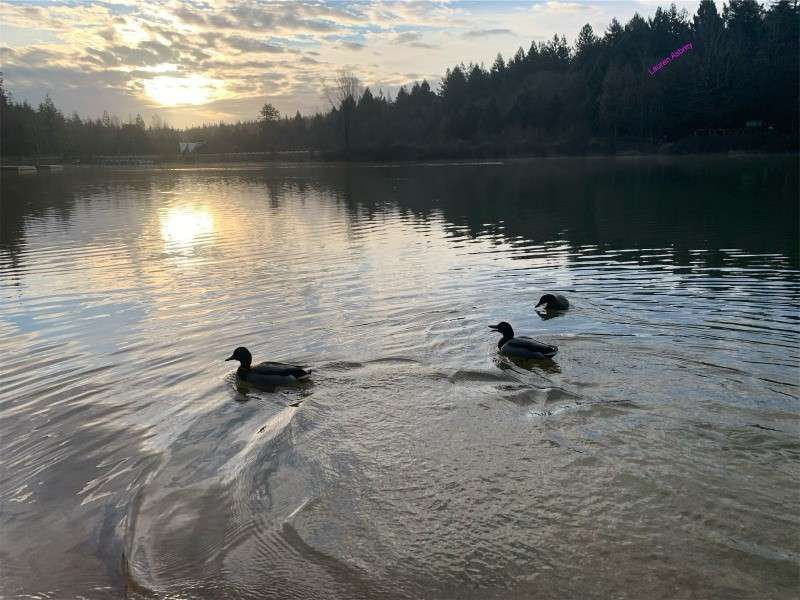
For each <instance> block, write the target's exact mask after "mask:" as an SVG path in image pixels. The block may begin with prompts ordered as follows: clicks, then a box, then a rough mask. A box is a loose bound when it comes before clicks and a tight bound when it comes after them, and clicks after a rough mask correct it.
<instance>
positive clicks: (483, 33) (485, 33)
mask: <svg viewBox="0 0 800 600" xmlns="http://www.w3.org/2000/svg"><path fill="white" fill-rule="evenodd" d="M492 35H514V32H513V31H511V30H510V29H503V28H498V29H471V30H470V31H465V32H464V33H462V34H461V37H463V38H466V39H468V40H472V39H480V38H485V37H489V36H492Z"/></svg>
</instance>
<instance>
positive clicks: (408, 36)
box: [394, 31, 438, 49]
mask: <svg viewBox="0 0 800 600" xmlns="http://www.w3.org/2000/svg"><path fill="white" fill-rule="evenodd" d="M394 41H395V42H396V43H398V44H403V45H405V46H413V47H414V48H428V49H433V48H438V46H436V45H435V44H429V43H426V42H423V41H422V34H421V33H419V32H416V31H405V32H403V33H398V34H397V35H396V36H395V38H394Z"/></svg>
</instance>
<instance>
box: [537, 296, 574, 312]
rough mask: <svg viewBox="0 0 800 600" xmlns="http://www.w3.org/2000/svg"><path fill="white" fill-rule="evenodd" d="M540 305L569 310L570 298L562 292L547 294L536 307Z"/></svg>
mask: <svg viewBox="0 0 800 600" xmlns="http://www.w3.org/2000/svg"><path fill="white" fill-rule="evenodd" d="M540 306H541V307H542V308H544V310H567V309H568V308H569V300H567V299H566V297H565V296H562V295H561V294H545V295H544V296H542V297H541V298H539V303H538V304H537V305H536V308H539V307H540Z"/></svg>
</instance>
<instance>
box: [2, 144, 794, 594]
mask: <svg viewBox="0 0 800 600" xmlns="http://www.w3.org/2000/svg"><path fill="white" fill-rule="evenodd" d="M797 191H798V176H797V160H796V159H792V158H769V159H767V158H747V159H744V158H715V159H708V158H703V159H701V158H696V157H694V158H685V159H679V160H676V159H669V160H666V159H665V160H656V159H630V160H622V159H620V160H616V161H615V160H609V159H597V160H540V161H509V162H505V163H492V164H459V165H452V164H451V165H403V166H350V167H344V166H334V165H325V166H308V165H306V166H284V167H280V166H272V167H268V168H263V167H259V168H242V169H236V168H221V169H213V168H203V169H193V168H186V169H172V170H170V169H164V170H150V171H127V172H125V171H118V172H114V171H111V170H104V171H94V172H91V171H82V170H79V171H76V172H69V173H63V174H55V173H54V174H51V175H39V176H32V177H25V178H22V177H20V178H18V179H10V178H4V180H3V182H2V204H1V205H0V450H1V451H0V481H1V482H2V484H1V485H0V498H1V500H2V504H0V594H2V595H4V596H5V597H6V598H17V597H24V598H59V599H60V598H101V599H102V598H119V597H123V596H125V595H127V597H130V598H151V597H157V598H174V599H188V598H203V599H211V598H213V599H219V598H252V599H256V598H281V599H284V598H335V599H341V598H353V599H355V598H408V599H416V598H431V599H438V598H448V599H449V598H452V599H456V598H459V599H475V600H478V599H486V598H612V597H613V598H669V599H673V598H753V599H759V600H760V599H764V598H793V597H796V594H797V590H798V585H800V535H799V534H800V514H799V511H798V501H799V500H800V488H799V487H798V486H799V485H800V437H799V436H798V434H799V433H800V418H799V416H800V411H799V410H798V408H799V407H798V391H799V389H800V387H799V384H800V381H799V380H798V379H799V376H800V371H799V370H798V364H799V361H800V330H799V327H800V309H799V308H798V301H800V264H799V263H800V257H799V256H798V252H799V250H798V204H797ZM551 290H552V291H561V292H563V293H565V294H566V295H567V296H568V297H569V298H570V301H571V302H572V305H573V307H572V309H571V310H570V311H569V312H567V313H566V314H564V315H562V316H558V317H556V318H550V319H543V318H540V317H539V316H538V315H537V313H536V312H534V305H535V303H536V300H537V299H538V297H539V295H540V294H541V293H542V292H543V291H551ZM500 320H505V321H509V322H510V323H512V324H513V325H514V326H515V328H516V330H517V332H518V333H523V334H527V335H531V336H534V337H536V338H538V339H541V340H542V341H545V342H548V343H554V344H556V345H558V346H559V348H560V352H559V354H558V355H557V356H556V357H555V359H554V360H552V361H544V362H542V361H539V362H534V363H533V364H528V365H515V364H513V363H510V362H507V361H505V360H501V359H499V358H498V356H497V353H496V350H497V347H496V344H497V341H498V337H499V336H498V335H496V334H494V333H493V332H491V331H489V329H488V328H487V325H488V324H490V323H497V322H498V321H500ZM239 345H245V346H247V347H248V348H250V350H251V351H252V352H253V354H254V356H255V360H256V361H261V360H270V359H271V360H284V361H291V362H297V363H299V364H304V365H311V366H313V367H314V368H315V369H316V373H315V375H314V378H313V384H309V385H306V386H304V387H300V388H290V389H279V390H277V391H275V392H274V393H270V392H268V391H261V390H258V389H253V388H247V387H244V386H243V385H241V384H237V382H236V379H235V377H234V366H233V365H234V363H230V362H224V359H225V358H227V357H228V356H229V355H230V354H231V351H232V350H233V349H234V348H235V347H236V346H239Z"/></svg>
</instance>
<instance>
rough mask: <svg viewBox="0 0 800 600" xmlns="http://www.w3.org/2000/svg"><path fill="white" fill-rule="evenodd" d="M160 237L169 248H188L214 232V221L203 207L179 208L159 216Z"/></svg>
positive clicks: (171, 209)
mask: <svg viewBox="0 0 800 600" xmlns="http://www.w3.org/2000/svg"><path fill="white" fill-rule="evenodd" d="M160 221H161V237H162V238H164V241H165V242H166V243H167V244H168V245H170V246H176V247H179V248H188V247H191V246H193V245H194V244H195V243H197V242H198V241H200V240H202V239H203V238H204V237H205V236H207V235H209V234H211V233H213V232H214V219H213V218H212V217H211V213H210V212H209V211H208V209H206V208H203V207H186V206H179V207H173V208H170V209H169V210H168V211H166V212H165V213H164V214H162V215H161V218H160Z"/></svg>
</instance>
